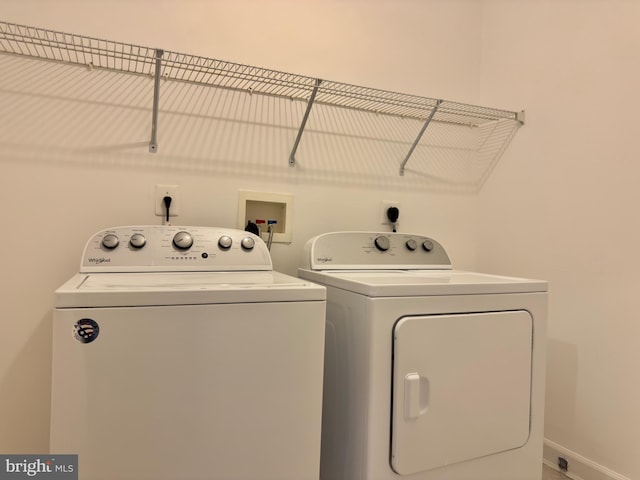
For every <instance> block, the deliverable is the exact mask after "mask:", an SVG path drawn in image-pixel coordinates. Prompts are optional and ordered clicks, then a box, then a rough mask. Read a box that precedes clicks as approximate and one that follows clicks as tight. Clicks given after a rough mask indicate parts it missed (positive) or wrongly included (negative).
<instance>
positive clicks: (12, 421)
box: [0, 312, 53, 454]
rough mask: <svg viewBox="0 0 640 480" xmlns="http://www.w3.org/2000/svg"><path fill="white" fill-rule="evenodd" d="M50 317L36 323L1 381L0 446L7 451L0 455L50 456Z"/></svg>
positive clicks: (46, 316)
mask: <svg viewBox="0 0 640 480" xmlns="http://www.w3.org/2000/svg"><path fill="white" fill-rule="evenodd" d="M52 318H53V312H51V313H49V314H47V315H45V316H44V317H43V318H42V319H41V320H40V321H39V322H38V324H37V326H36V328H35V330H34V331H33V333H32V335H31V336H30V337H29V339H28V340H27V342H26V343H25V344H24V346H23V347H22V349H21V350H20V351H19V352H18V354H17V355H16V357H15V359H14V361H13V363H12V364H11V365H10V366H8V368H7V370H6V374H5V375H4V377H3V378H2V379H0V398H2V405H3V408H2V409H0V444H1V445H5V446H6V445H9V448H10V451H3V452H2V453H5V454H44V453H49V435H48V433H49V424H50V420H51V411H50V404H51V402H50V398H51V342H52ZM43 426H44V427H43ZM34 446H35V447H34ZM34 448H36V449H37V450H38V451H34Z"/></svg>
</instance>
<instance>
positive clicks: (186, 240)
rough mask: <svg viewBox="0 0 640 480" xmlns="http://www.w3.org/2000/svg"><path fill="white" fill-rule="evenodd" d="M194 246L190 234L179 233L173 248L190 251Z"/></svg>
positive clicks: (174, 240) (176, 235)
mask: <svg viewBox="0 0 640 480" xmlns="http://www.w3.org/2000/svg"><path fill="white" fill-rule="evenodd" d="M192 245H193V237H192V236H191V234H190V233H189V232H185V231H182V232H178V233H176V234H175V236H174V237H173V246H174V247H176V248H178V249H180V250H189V249H190V248H191V246H192Z"/></svg>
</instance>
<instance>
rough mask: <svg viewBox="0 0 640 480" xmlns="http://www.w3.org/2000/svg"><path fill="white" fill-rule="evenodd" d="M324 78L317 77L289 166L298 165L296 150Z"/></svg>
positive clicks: (290, 156)
mask: <svg viewBox="0 0 640 480" xmlns="http://www.w3.org/2000/svg"><path fill="white" fill-rule="evenodd" d="M321 83H322V80H321V79H319V78H317V79H316V86H315V87H313V92H311V97H310V98H309V103H308V104H307V110H306V111H305V112H304V117H302V122H301V123H300V129H299V130H298V135H297V136H296V141H295V143H294V144H293V149H292V150H291V154H290V155H289V166H290V167H295V166H296V152H297V151H298V145H300V139H301V138H302V132H304V127H305V126H306V125H307V120H308V119H309V114H310V113H311V107H312V106H313V102H314V101H315V99H316V95H317V94H318V88H319V87H320V84H321Z"/></svg>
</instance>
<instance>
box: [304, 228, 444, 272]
mask: <svg viewBox="0 0 640 480" xmlns="http://www.w3.org/2000/svg"><path fill="white" fill-rule="evenodd" d="M304 255H305V258H304V261H303V268H307V269H311V270H376V269H380V270H390V269H394V270H415V269H419V270H425V269H438V270H442V269H446V270H450V269H451V268H452V267H451V261H450V260H449V256H448V255H447V252H446V251H445V250H444V248H443V247H442V245H440V244H439V243H438V242H437V241H435V240H434V239H432V238H429V237H425V236H424V235H414V234H407V233H388V232H387V233H379V232H331V233H325V234H323V235H318V236H317V237H314V238H312V239H311V240H309V241H308V242H307V245H306V246H305V254H304Z"/></svg>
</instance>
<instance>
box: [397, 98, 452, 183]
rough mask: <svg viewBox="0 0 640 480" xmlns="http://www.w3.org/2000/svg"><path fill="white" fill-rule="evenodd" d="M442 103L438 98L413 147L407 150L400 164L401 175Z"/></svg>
mask: <svg viewBox="0 0 640 480" xmlns="http://www.w3.org/2000/svg"><path fill="white" fill-rule="evenodd" d="M441 103H442V100H436V105H435V106H434V107H433V109H432V110H431V112H430V113H429V116H428V117H427V119H426V120H425V122H424V125H422V128H421V129H420V132H419V133H418V136H417V137H416V139H415V140H414V141H413V144H412V145H411V148H409V151H408V152H407V156H406V157H404V160H403V161H402V163H401V164H400V176H401V177H402V176H404V167H405V165H406V164H407V162H408V161H409V158H411V155H412V154H413V151H414V150H415V149H416V147H417V146H418V143H420V140H421V139H422V136H423V135H424V132H426V131H427V127H428V126H429V124H430V123H431V120H433V116H434V115H435V114H436V112H437V111H438V108H440V104H441Z"/></svg>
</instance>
